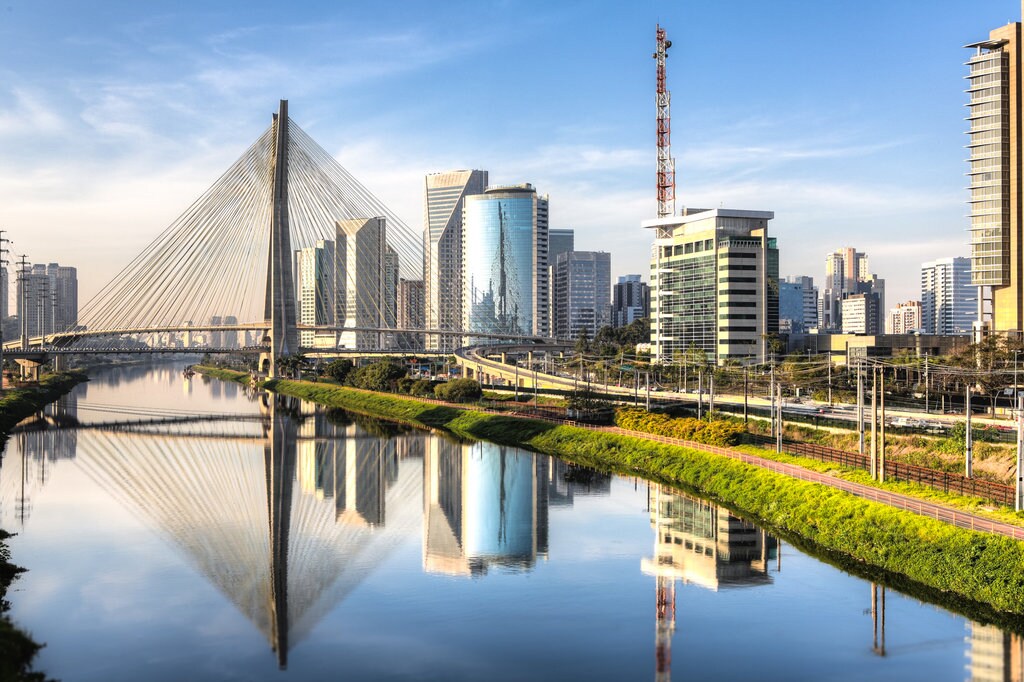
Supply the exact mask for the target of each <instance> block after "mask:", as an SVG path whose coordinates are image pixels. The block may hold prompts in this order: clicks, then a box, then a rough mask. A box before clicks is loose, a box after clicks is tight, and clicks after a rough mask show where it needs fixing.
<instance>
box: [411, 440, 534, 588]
mask: <svg viewBox="0 0 1024 682" xmlns="http://www.w3.org/2000/svg"><path fill="white" fill-rule="evenodd" d="M425 458H426V462H425V465H424V483H423V485H424V493H423V505H424V517H425V519H424V524H423V532H424V539H423V568H424V570H427V571H430V572H434V573H446V574H449V575H474V576H475V575H481V574H484V573H486V572H487V569H488V568H489V567H490V566H501V567H504V568H511V569H529V568H531V567H532V566H533V565H534V563H535V562H536V559H537V555H538V554H539V555H541V556H546V555H547V550H548V539H547V537H548V527H547V521H548V516H547V509H548V499H547V492H548V486H547V480H548V476H549V473H548V469H549V466H550V461H551V460H550V459H549V458H548V457H545V456H543V455H535V454H533V453H530V452H525V451H523V450H518V449H516V448H508V447H504V446H500V445H495V444H493V443H483V442H479V443H472V444H462V443H456V442H452V441H447V440H444V439H443V438H432V439H430V440H429V441H428V442H427V450H426V452H425Z"/></svg>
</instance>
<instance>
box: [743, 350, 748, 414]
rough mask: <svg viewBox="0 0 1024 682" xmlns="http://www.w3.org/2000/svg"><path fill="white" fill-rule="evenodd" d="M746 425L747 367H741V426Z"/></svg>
mask: <svg viewBox="0 0 1024 682" xmlns="http://www.w3.org/2000/svg"><path fill="white" fill-rule="evenodd" d="M746 424H747V366H746V365H743V425H744V426H746Z"/></svg>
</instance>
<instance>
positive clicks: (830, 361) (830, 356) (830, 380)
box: [828, 351, 832, 407]
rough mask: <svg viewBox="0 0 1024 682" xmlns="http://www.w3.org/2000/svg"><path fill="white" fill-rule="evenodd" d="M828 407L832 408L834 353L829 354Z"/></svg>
mask: <svg viewBox="0 0 1024 682" xmlns="http://www.w3.org/2000/svg"><path fill="white" fill-rule="evenodd" d="M828 406H829V407H832V351H829V352H828Z"/></svg>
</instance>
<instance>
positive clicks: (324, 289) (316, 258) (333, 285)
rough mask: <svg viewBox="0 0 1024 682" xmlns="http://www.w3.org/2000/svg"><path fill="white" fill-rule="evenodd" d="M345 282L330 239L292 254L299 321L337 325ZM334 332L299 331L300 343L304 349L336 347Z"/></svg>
mask: <svg viewBox="0 0 1024 682" xmlns="http://www.w3.org/2000/svg"><path fill="white" fill-rule="evenodd" d="M344 292H345V279H344V273H343V270H342V268H341V267H340V265H339V263H338V254H337V246H336V243H335V242H334V241H333V240H328V239H321V240H320V241H318V242H317V243H316V245H315V246H310V247H307V248H305V249H300V250H299V251H296V252H295V294H296V296H297V298H298V305H297V306H296V309H297V311H298V315H297V317H298V322H299V323H300V324H314V325H321V326H328V327H333V326H338V325H340V324H341V320H342V319H343V315H344V309H343V305H342V303H343V298H342V297H343V296H344ZM337 338H338V335H337V333H335V332H317V331H315V330H312V329H300V330H299V343H300V345H302V346H303V347H305V348H313V347H320V348H332V347H337V345H338V343H337Z"/></svg>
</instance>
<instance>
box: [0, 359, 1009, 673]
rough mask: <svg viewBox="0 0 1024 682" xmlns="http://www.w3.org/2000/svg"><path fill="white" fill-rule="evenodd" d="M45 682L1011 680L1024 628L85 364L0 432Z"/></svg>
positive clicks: (771, 551) (626, 502) (1, 501)
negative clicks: (42, 403) (38, 407)
mask: <svg viewBox="0 0 1024 682" xmlns="http://www.w3.org/2000/svg"><path fill="white" fill-rule="evenodd" d="M0 527H3V528H5V529H7V530H10V531H13V532H16V533H17V536H16V537H14V538H12V539H11V540H10V546H11V551H12V556H13V559H14V561H15V563H17V564H19V565H21V566H24V567H26V568H27V569H28V572H27V573H25V574H23V575H22V576H21V577H20V578H19V579H18V580H17V581H16V582H15V584H14V586H13V588H12V590H11V591H10V592H9V594H8V598H9V600H10V602H11V604H12V610H11V615H12V617H13V619H14V621H15V622H16V623H17V624H18V625H19V626H21V627H23V628H25V629H26V630H28V631H29V632H31V634H32V635H33V636H34V638H35V639H37V640H38V641H41V642H44V643H45V644H46V647H45V648H44V649H43V650H42V652H41V653H40V655H39V656H38V658H37V660H36V667H37V669H40V670H42V671H44V672H45V673H46V674H47V675H49V676H52V677H55V678H59V679H61V680H64V681H65V682H73V681H75V680H104V681H109V680H184V679H187V680H280V681H285V680H321V679H322V680H328V679H330V680H334V679H346V680H364V679H370V680H376V679H380V680H406V679H413V680H422V679H435V680H485V679H486V680H523V679H529V680H556V679H557V680H565V679H573V680H576V679H593V680H650V679H654V680H669V679H673V680H684V679H691V680H739V679H758V680H860V679H871V680H918V679H920V680H958V681H959V680H964V679H968V680H1003V679H1021V672H1022V670H1021V666H1022V661H1024V644H1022V639H1021V637H1020V635H1018V634H1015V633H1011V632H1006V631H1003V630H1001V629H999V628H997V627H995V626H990V625H981V624H978V623H973V622H971V621H970V620H968V619H966V618H964V617H963V616H960V615H957V614H954V613H951V612H948V611H945V610H943V609H942V608H940V607H937V606H934V605H931V604H926V603H922V602H920V601H918V600H916V599H914V598H912V597H908V596H905V595H902V594H900V593H899V592H897V591H895V590H892V589H886V588H884V587H882V586H881V585H874V584H872V583H870V582H867V581H864V580H862V579H860V578H857V577H854V576H851V575H849V574H847V573H844V572H843V571H841V570H839V569H837V568H835V567H833V566H831V565H829V564H826V563H823V562H821V561H819V560H818V559H816V558H814V557H812V556H809V555H807V554H804V553H802V552H800V551H798V550H797V549H794V548H793V547H792V546H790V545H789V544H787V543H783V542H780V541H779V540H777V539H776V538H774V537H772V536H771V535H769V534H767V533H766V532H764V531H763V530H761V529H759V528H758V527H757V526H756V525H754V524H752V523H749V522H747V521H745V520H744V519H742V518H739V517H737V516H736V515H734V514H733V513H731V512H729V511H728V510H727V509H724V508H720V507H718V506H716V505H715V504H712V503H710V502H708V501H705V500H701V499H699V498H696V497H693V496H690V495H687V494H684V493H682V492H680V491H675V490H672V489H670V488H667V487H663V486H660V485H657V484H652V483H648V482H646V481H643V480H637V479H631V478H622V477H610V476H607V475H602V474H599V473H596V472H593V471H590V470H587V469H582V468H577V467H573V466H570V465H567V464H566V463H564V462H561V461H559V460H556V459H552V458H549V457H546V456H543V455H537V454H534V453H530V452H526V451H523V450H518V449H515V448H509V447H502V446H497V445H493V444H490V443H484V442H472V443H471V442H459V441H457V440H455V439H452V438H449V437H445V436H442V435H437V434H433V433H427V432H423V431H417V430H412V429H409V428H406V427H397V426H394V425H390V424H386V423H383V422H377V421H373V420H369V419H365V418H362V417H355V416H353V415H349V414H346V413H343V412H338V411H331V412H328V411H325V410H324V409H322V408H318V407H316V406H314V405H311V404H308V403H300V402H297V401H294V400H284V399H281V398H275V397H273V396H269V395H265V394H263V395H251V394H248V393H247V391H246V390H245V389H244V388H243V387H242V386H239V385H236V384H232V383H222V382H220V381H217V380H209V379H207V378H205V377H202V376H196V377H193V378H192V379H190V380H188V379H185V378H183V377H182V375H181V368H180V366H176V365H171V364H168V365H152V366H134V367H123V368H114V369H109V370H105V371H100V372H95V373H94V374H93V379H92V381H90V382H89V383H87V384H82V385H80V386H78V387H77V388H76V389H75V390H74V391H73V392H72V393H71V394H69V395H68V396H67V397H65V398H64V399H62V400H61V401H60V402H59V403H57V404H54V405H52V406H51V407H50V408H48V409H47V410H46V413H45V414H44V415H42V416H37V417H34V418H33V419H30V420H27V421H26V422H24V423H23V424H22V425H21V426H20V427H19V429H18V430H17V431H16V433H14V434H12V436H11V437H10V438H9V440H8V442H7V445H6V449H5V451H4V454H3V458H2V461H0Z"/></svg>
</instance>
